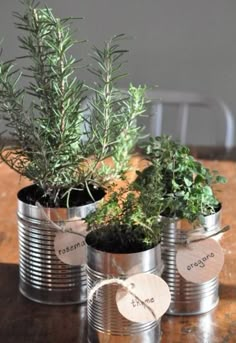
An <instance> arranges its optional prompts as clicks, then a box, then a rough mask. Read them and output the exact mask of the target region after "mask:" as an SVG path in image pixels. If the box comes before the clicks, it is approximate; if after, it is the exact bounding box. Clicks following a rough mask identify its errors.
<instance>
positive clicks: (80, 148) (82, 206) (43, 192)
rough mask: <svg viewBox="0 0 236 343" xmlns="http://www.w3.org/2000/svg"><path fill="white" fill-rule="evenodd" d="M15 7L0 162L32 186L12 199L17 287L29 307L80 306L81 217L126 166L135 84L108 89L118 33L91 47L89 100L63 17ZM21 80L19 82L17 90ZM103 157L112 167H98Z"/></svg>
mask: <svg viewBox="0 0 236 343" xmlns="http://www.w3.org/2000/svg"><path fill="white" fill-rule="evenodd" d="M24 4H25V10H24V13H23V14H19V13H16V14H15V17H16V18H17V24H16V26H17V28H18V29H20V30H21V32H22V35H21V36H20V37H19V41H20V47H21V48H22V49H23V50H24V51H25V55H24V56H21V57H20V58H21V59H23V60H26V61H27V63H26V66H25V67H24V71H23V72H20V71H19V70H18V69H16V67H15V65H14V64H15V61H7V62H1V63H0V110H1V112H3V113H4V116H5V120H6V123H7V127H8V129H9V130H8V134H10V135H11V137H12V139H14V141H15V142H16V144H15V145H14V146H2V147H1V150H0V157H1V160H2V161H3V162H5V163H6V164H7V165H8V166H9V167H10V168H12V169H13V170H15V171H16V172H17V173H19V174H20V175H21V176H24V177H26V178H28V179H29V180H31V181H32V185H31V186H29V187H26V188H24V189H22V190H21V191H20V192H19V193H18V218H19V221H18V222H19V244H20V291H21V293H22V294H24V295H25V296H26V297H28V298H30V299H32V300H35V301H38V302H44V303H51V304H65V303H74V302H82V301H85V300H86V294H87V288H86V273H85V266H84V263H85V254H84V246H85V243H84V239H83V237H82V236H81V235H80V234H81V232H80V231H81V230H83V229H84V223H83V222H82V221H81V218H82V219H83V218H84V217H86V215H87V214H88V213H89V212H90V211H93V210H94V209H95V207H96V204H97V202H98V201H99V200H100V199H101V198H102V197H103V196H104V194H105V188H106V185H107V184H109V182H111V181H112V180H113V179H116V178H119V177H122V175H123V174H124V173H125V172H126V170H127V168H128V167H127V164H128V160H129V154H130V151H131V149H132V147H133V146H134V144H135V142H136V139H137V136H138V133H139V128H138V127H136V126H135V125H134V122H135V120H136V117H137V116H138V115H140V113H142V112H143V110H144V96H143V94H144V88H142V87H138V88H135V87H134V86H132V85H131V86H130V88H129V91H128V92H127V93H125V94H124V93H122V92H121V91H119V90H118V89H117V88H116V87H117V86H116V84H117V81H118V80H119V79H120V78H121V77H122V76H124V75H123V74H122V73H121V71H120V68H121V67H122V62H121V61H120V59H121V58H122V56H123V54H124V53H125V52H126V51H125V50H122V49H121V48H120V46H119V43H120V40H121V39H123V38H124V37H123V35H118V36H115V37H113V38H112V39H111V40H110V41H109V42H108V43H106V44H105V47H104V49H101V50H99V49H97V48H94V54H93V59H94V62H95V63H96V65H97V66H93V67H91V68H90V69H91V71H92V72H93V73H94V74H96V76H98V82H97V83H96V84H95V86H94V87H93V92H94V93H95V96H93V97H92V98H90V97H87V93H86V92H87V91H88V90H89V89H90V87H88V86H87V85H85V84H84V83H83V82H82V81H81V80H79V79H78V78H77V76H76V72H77V70H78V67H79V62H78V61H76V59H75V58H74V57H72V56H71V55H70V53H69V50H70V48H71V47H73V46H74V44H76V43H77V41H76V40H75V39H74V38H73V36H72V31H71V26H72V21H73V18H63V19H60V18H56V17H55V16H54V15H53V12H52V10H51V9H49V8H40V7H39V6H38V4H35V2H34V1H33V0H32V1H31V0H30V1H28V0H27V1H24ZM22 78H27V79H29V83H28V84H27V85H26V86H25V87H24V88H20V80H21V79H22ZM90 90H91V89H90ZM28 103H29V105H27V104H28ZM84 103H86V104H87V105H84ZM88 108H89V109H90V112H91V114H90V115H88ZM108 157H110V158H111V160H112V161H111V162H112V163H111V164H109V165H106V163H105V162H104V161H105V159H106V158H108ZM58 231H59V232H58ZM61 231H62V232H61ZM63 231H69V233H68V232H67V233H63ZM71 231H73V232H74V234H71V233H70V232H71ZM71 255H73V256H71ZM76 256H77V257H76Z"/></svg>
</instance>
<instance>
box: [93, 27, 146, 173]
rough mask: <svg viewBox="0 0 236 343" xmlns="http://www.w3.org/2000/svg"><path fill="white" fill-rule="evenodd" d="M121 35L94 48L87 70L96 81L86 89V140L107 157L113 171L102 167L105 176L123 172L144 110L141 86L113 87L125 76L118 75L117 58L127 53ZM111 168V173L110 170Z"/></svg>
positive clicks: (119, 72)
mask: <svg viewBox="0 0 236 343" xmlns="http://www.w3.org/2000/svg"><path fill="white" fill-rule="evenodd" d="M124 38H125V35H124V34H120V35H117V36H114V37H113V38H112V39H111V40H109V41H108V42H106V43H105V46H104V48H103V49H98V48H96V47H95V48H94V49H93V54H92V56H91V57H92V59H93V60H94V61H95V66H94V67H90V68H89V70H90V72H91V73H92V74H94V75H95V76H96V78H97V79H98V81H97V82H95V84H94V86H93V87H89V89H90V90H91V91H92V92H93V93H94V96H93V97H92V98H91V101H90V103H89V109H90V112H91V116H90V117H89V119H88V124H89V125H88V127H89V130H88V132H87V136H88V138H89V139H90V140H91V138H92V137H95V138H96V139H95V140H94V144H95V145H96V146H95V147H92V149H93V150H94V149H98V150H99V151H100V154H101V158H100V159H101V160H102V159H103V158H104V157H105V156H111V157H112V162H113V166H114V167H113V168H111V167H109V166H107V165H105V164H102V168H101V169H100V172H101V173H102V174H103V175H106V174H107V176H108V177H109V176H110V175H111V174H112V173H113V177H117V175H120V174H123V175H124V173H125V172H126V170H127V165H128V161H129V159H130V151H131V149H132V148H133V147H134V145H135V143H136V142H137V140H138V136H139V132H140V127H138V126H137V125H136V119H137V117H138V116H140V115H141V114H142V113H143V112H144V110H145V97H144V93H145V90H146V88H145V87H141V86H139V87H137V88H136V87H134V86H133V85H132V84H131V85H130V87H129V89H128V91H124V90H123V91H122V90H121V89H119V88H117V81H118V80H120V79H121V78H123V77H124V76H126V74H122V73H121V67H122V66H123V63H124V62H122V60H121V58H122V57H123V55H124V54H125V53H126V52H127V51H126V50H121V48H120V45H119V42H120V40H123V39H124ZM112 169H113V170H112Z"/></svg>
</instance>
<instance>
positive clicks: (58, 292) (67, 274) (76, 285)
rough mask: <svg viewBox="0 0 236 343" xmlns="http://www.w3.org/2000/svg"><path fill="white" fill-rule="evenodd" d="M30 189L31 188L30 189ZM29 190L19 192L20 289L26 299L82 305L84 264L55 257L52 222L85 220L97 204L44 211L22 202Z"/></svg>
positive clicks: (83, 299) (85, 292)
mask: <svg viewBox="0 0 236 343" xmlns="http://www.w3.org/2000/svg"><path fill="white" fill-rule="evenodd" d="M29 187H33V186H29ZM29 187H26V188H23V189H22V190H21V191H19V193H18V212H17V214H18V236H19V290H20V292H21V293H22V294H23V295H24V296H25V297H27V298H29V299H31V300H33V301H36V302H40V303H45V304H52V305H64V304H73V303H82V302H85V301H86V299H87V276H86V267H85V264H83V265H79V266H73V265H69V264H65V263H63V262H62V261H61V260H60V259H59V258H58V257H57V255H56V253H55V249H54V240H55V237H56V234H57V232H58V231H57V230H56V229H55V228H54V227H53V225H52V224H51V223H50V221H48V220H46V219H45V213H46V215H47V217H48V218H49V219H50V220H51V221H53V222H54V223H56V224H58V225H60V223H70V221H72V220H73V222H74V220H75V217H79V218H85V217H86V215H87V214H88V213H89V212H91V211H92V210H93V209H94V208H95V206H96V203H91V204H88V205H85V206H80V207H71V208H44V214H43V213H42V209H41V208H39V207H38V206H34V205H29V204H27V203H25V202H24V201H23V200H22V199H24V198H25V196H24V195H25V192H26V191H28V189H29Z"/></svg>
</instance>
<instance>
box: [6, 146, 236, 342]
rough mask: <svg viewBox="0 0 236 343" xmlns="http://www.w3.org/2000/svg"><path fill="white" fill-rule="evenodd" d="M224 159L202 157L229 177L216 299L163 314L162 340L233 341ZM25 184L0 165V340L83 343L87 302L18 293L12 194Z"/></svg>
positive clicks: (226, 205)
mask: <svg viewBox="0 0 236 343" xmlns="http://www.w3.org/2000/svg"><path fill="white" fill-rule="evenodd" d="M195 152H197V151H195ZM205 156H206V155H205ZM221 157H222V156H221ZM214 158H216V155H214ZM229 158H230V159H232V156H230V157H229ZM229 158H228V159H229ZM228 159H227V158H225V156H224V158H223V160H218V159H214V160H204V161H203V163H204V165H205V166H207V167H209V168H211V169H217V170H218V171H219V172H220V173H222V174H223V175H225V176H226V177H227V178H228V183H227V184H226V185H223V186H221V187H220V190H221V192H219V198H220V200H221V201H222V203H223V210H222V225H227V224H229V225H230V226H231V229H230V230H229V231H228V232H227V233H225V234H224V236H223V238H222V239H221V245H222V248H223V250H224V253H225V263H224V267H223V270H222V271H221V273H220V302H219V304H218V306H217V307H216V308H215V309H214V310H212V311H211V312H208V313H206V314H203V315H198V316H189V317H183V316H176V317H174V316H167V315H165V316H163V318H162V323H161V329H162V339H161V343H235V342H236V236H235V229H236V162H235V161H232V160H231V161H230V160H228ZM234 160H235V158H234ZM140 163H143V162H142V161H141V159H140V158H139V157H135V158H134V159H133V160H132V164H133V165H134V169H135V168H136V167H138V166H139V164H140ZM132 173H133V174H132ZM132 173H131V174H132V175H131V177H133V176H134V172H132ZM27 184H28V181H26V180H23V179H22V180H20V179H19V176H18V175H17V174H16V173H15V172H13V171H11V170H10V169H9V168H7V167H6V166H5V165H3V164H1V165H0V343H16V342H17V343H85V342H87V338H86V337H87V336H86V335H87V334H86V330H87V320H86V305H80V306H79V305H73V306H47V305H40V304H37V303H34V302H31V301H30V300H27V299H25V298H24V297H23V296H21V295H20V294H19V291H18V241H17V218H16V194H17V191H18V190H19V189H20V188H22V187H24V186H25V185H27ZM121 343H122V342H121ZM153 343H156V342H153Z"/></svg>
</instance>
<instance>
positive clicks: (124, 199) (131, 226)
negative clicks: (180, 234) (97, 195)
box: [85, 185, 160, 252]
mask: <svg viewBox="0 0 236 343" xmlns="http://www.w3.org/2000/svg"><path fill="white" fill-rule="evenodd" d="M157 216H158V213H157V212H156V211H155V212H154V213H151V212H149V215H147V213H146V211H145V204H144V203H143V202H142V201H141V196H140V194H139V193H137V192H134V191H133V190H132V187H131V186H130V185H129V186H128V187H127V188H125V189H120V190H119V191H118V192H114V193H111V195H110V197H109V199H108V200H103V202H102V203H101V204H100V205H99V207H98V209H97V210H96V211H95V212H93V213H90V214H89V215H88V216H87V217H86V218H85V221H86V222H87V223H88V229H89V230H91V229H92V230H97V229H99V230H97V236H96V235H95V237H96V238H97V239H98V240H100V241H103V239H104V242H103V243H105V244H107V237H112V239H111V241H110V244H111V246H112V247H113V248H112V250H113V252H114V249H116V248H115V247H114V244H113V243H114V242H120V244H121V245H122V248H123V247H126V246H127V248H128V246H130V245H132V242H135V244H137V246H140V247H142V249H148V248H151V247H153V246H154V245H155V244H157V243H158V242H159V240H160V223H159V222H158V220H157ZM112 241H114V242H112ZM95 244H96V239H95ZM108 248H109V247H108ZM133 248H134V247H133ZM110 249H111V248H110ZM117 249H118V250H119V249H120V247H117Z"/></svg>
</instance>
